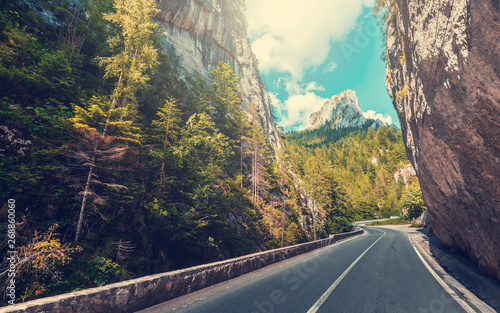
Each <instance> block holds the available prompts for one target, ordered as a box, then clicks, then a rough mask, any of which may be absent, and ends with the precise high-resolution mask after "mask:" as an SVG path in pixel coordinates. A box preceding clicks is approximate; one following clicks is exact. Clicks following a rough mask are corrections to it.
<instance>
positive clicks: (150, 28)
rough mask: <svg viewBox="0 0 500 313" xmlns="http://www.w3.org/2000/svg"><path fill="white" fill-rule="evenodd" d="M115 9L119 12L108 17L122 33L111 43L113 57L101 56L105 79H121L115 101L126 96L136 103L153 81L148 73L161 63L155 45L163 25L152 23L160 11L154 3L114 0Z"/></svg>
mask: <svg viewBox="0 0 500 313" xmlns="http://www.w3.org/2000/svg"><path fill="white" fill-rule="evenodd" d="M113 7H114V9H115V12H113V13H109V14H104V18H105V19H106V20H107V21H109V22H112V23H116V24H117V25H118V26H119V28H120V29H121V32H119V33H118V34H117V35H116V36H115V37H111V38H110V39H109V40H108V45H109V49H110V51H112V54H113V55H112V56H110V57H101V58H100V59H99V60H100V62H99V63H100V65H101V66H103V67H105V71H106V74H105V76H104V77H105V78H118V82H117V84H116V86H115V89H114V92H113V100H114V101H115V100H116V101H118V100H120V99H121V98H122V97H123V96H125V97H127V98H128V99H130V100H132V101H133V102H134V100H135V94H136V92H137V90H138V89H139V88H143V87H144V86H145V85H146V83H147V82H148V81H149V80H150V79H151V76H150V74H149V73H148V71H151V70H155V69H156V67H157V66H158V64H159V61H158V51H157V49H156V48H155V44H154V40H155V31H156V30H157V29H158V27H159V26H158V24H157V23H156V22H154V21H153V20H152V18H153V17H154V16H156V15H157V14H158V12H159V9H158V8H156V2H155V1H154V0H135V1H130V0H114V2H113ZM115 51H116V52H115ZM114 101H113V102H114Z"/></svg>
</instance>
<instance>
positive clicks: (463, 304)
mask: <svg viewBox="0 0 500 313" xmlns="http://www.w3.org/2000/svg"><path fill="white" fill-rule="evenodd" d="M408 240H409V241H410V243H411V246H412V247H413V249H414V250H415V252H416V253H417V255H418V257H419V258H420V260H421V261H422V263H424V265H425V267H426V268H427V270H428V271H429V272H430V273H431V275H432V276H433V277H434V278H435V279H436V280H437V281H438V283H439V284H440V285H441V286H442V287H443V288H444V290H446V292H448V293H449V294H450V296H451V297H452V298H453V299H454V300H455V301H456V302H458V304H460V306H461V307H462V308H463V309H464V310H465V311H466V312H467V313H475V312H476V310H474V309H473V308H471V307H470V306H469V305H468V304H467V302H465V301H464V300H462V299H461V298H460V297H459V296H458V295H457V294H456V293H455V291H453V289H451V288H450V286H448V284H447V283H446V282H445V281H444V280H443V279H441V277H439V275H438V274H437V273H436V271H434V269H433V268H432V267H431V266H430V264H429V263H428V262H427V261H426V260H425V259H424V257H423V256H422V254H420V252H419V251H418V250H417V248H416V247H415V245H414V244H413V242H412V240H411V238H410V235H408ZM455 284H457V285H460V286H462V284H460V283H459V282H457V281H455ZM462 287H463V286H462ZM463 288H464V287H463ZM464 289H465V288H464ZM474 297H475V296H474ZM476 299H477V298H476ZM477 301H479V303H481V304H484V305H485V306H486V307H487V308H488V309H489V310H491V311H486V310H485V311H484V312H495V311H494V310H493V309H492V308H490V307H489V306H488V305H487V304H485V303H482V301H481V300H479V299H477Z"/></svg>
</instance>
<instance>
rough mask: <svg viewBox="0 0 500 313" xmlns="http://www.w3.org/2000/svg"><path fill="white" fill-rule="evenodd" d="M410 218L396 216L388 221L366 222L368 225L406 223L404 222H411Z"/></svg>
mask: <svg viewBox="0 0 500 313" xmlns="http://www.w3.org/2000/svg"><path fill="white" fill-rule="evenodd" d="M409 223H410V221H409V220H405V219H404V218H395V219H391V220H387V221H380V222H372V223H368V224H366V226H381V225H404V224H409Z"/></svg>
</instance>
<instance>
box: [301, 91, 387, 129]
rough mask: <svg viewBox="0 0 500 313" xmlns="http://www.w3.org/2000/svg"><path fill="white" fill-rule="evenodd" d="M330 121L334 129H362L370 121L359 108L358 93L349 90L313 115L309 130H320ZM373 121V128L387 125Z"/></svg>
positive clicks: (329, 100)
mask: <svg viewBox="0 0 500 313" xmlns="http://www.w3.org/2000/svg"><path fill="white" fill-rule="evenodd" d="M330 121H331V122H332V128H334V129H340V128H346V127H361V126H363V125H364V124H365V123H366V122H367V121H368V120H367V119H366V118H365V117H364V115H363V112H362V111H361V109H360V107H359V100H358V96H357V95H356V92H354V91H352V90H349V89H347V90H344V91H342V92H341V93H339V94H338V95H335V96H333V97H331V98H330V99H328V101H326V102H325V104H324V105H323V107H322V108H321V110H319V111H318V112H314V113H313V114H311V116H310V117H309V128H308V129H309V130H313V129H318V128H320V127H321V126H323V125H325V124H326V123H327V122H330ZM372 121H373V124H372V125H371V126H370V127H372V128H378V127H380V126H382V125H385V124H384V123H383V122H382V121H380V120H372Z"/></svg>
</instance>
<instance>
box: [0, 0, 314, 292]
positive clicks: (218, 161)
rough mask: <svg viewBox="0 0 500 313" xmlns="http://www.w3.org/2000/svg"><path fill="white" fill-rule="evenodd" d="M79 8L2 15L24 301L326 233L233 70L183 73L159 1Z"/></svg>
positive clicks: (2, 124)
mask: <svg viewBox="0 0 500 313" xmlns="http://www.w3.org/2000/svg"><path fill="white" fill-rule="evenodd" d="M125 2H128V6H124V5H123V4H124V3H125ZM70 3H75V2H72V1H70V2H67V1H63V0H58V1H51V2H47V1H9V2H2V3H1V4H0V174H1V175H0V201H1V204H0V208H1V211H0V213H1V214H2V216H7V212H8V209H9V207H8V200H9V199H12V200H11V201H14V202H15V207H16V214H15V225H16V234H15V247H14V250H15V251H17V258H18V259H17V272H16V278H17V290H18V291H19V292H18V294H17V297H18V299H17V301H20V300H21V299H22V300H29V299H32V298H36V297H43V296H48V295H53V294H57V293H61V292H66V291H73V290H78V289H82V288H87V287H93V286H100V285H103V284H106V283H109V282H113V281H117V280H122V279H126V278H131V277H138V276H142V275H147V274H151V273H157V272H162V271H168V270H173V269H178V268H183V267H188V266H192V265H196V264H201V263H206V262H210V261H216V260H221V259H224V258H229V257H235V256H239V255H242V254H247V253H252V252H256V251H259V250H263V249H269V248H275V247H279V246H282V245H289V244H294V243H298V242H304V241H308V240H311V239H312V238H313V237H314V236H313V234H312V228H311V225H312V222H311V218H310V212H309V211H308V209H307V208H305V207H303V206H302V204H301V202H300V201H299V193H298V191H297V190H296V189H295V187H294V184H293V183H292V180H291V178H290V177H289V174H288V172H287V170H285V165H284V163H283V164H282V163H280V162H283V161H279V160H284V159H285V157H284V156H281V157H277V155H276V153H283V152H276V151H275V150H274V149H272V148H271V147H270V146H269V143H268V139H267V137H266V136H265V135H263V133H262V131H261V129H260V126H259V125H258V124H257V123H256V122H255V120H256V119H255V118H254V117H255V114H256V113H255V109H253V110H251V111H250V112H249V113H247V112H243V111H242V109H241V99H240V98H239V96H238V94H237V88H238V84H239V78H238V77H237V76H236V75H235V74H234V73H233V71H232V69H231V68H230V67H229V65H228V64H227V63H223V62H221V63H219V64H218V66H217V67H215V68H214V69H213V70H212V72H211V75H210V79H209V80H207V81H205V80H202V79H201V78H200V77H199V76H196V75H184V74H183V75H180V74H179V73H178V71H177V69H176V68H174V67H173V66H172V65H171V64H172V62H171V57H170V56H169V55H168V54H167V53H165V52H164V50H163V48H162V46H161V45H160V44H159V38H160V37H161V35H162V33H161V31H160V29H159V28H158V26H157V25H156V23H155V22H154V19H153V16H154V15H155V14H156V12H157V11H156V8H155V3H154V1H132V2H131V1H123V0H116V1H109V0H95V1H90V0H88V1H80V3H81V5H79V4H77V5H70ZM125 8H128V9H125ZM139 25H140V26H141V27H139ZM0 225H1V229H0V233H1V234H2V235H1V236H3V237H2V239H3V241H2V246H1V247H0V248H1V251H0V252H1V255H2V256H6V255H7V251H9V249H11V247H9V246H8V245H7V239H8V238H7V237H6V235H7V229H8V224H7V222H6V221H4V220H2V222H1V224H0ZM4 261H5V262H4V263H3V266H4V267H3V269H4V270H5V269H7V268H8V265H9V263H8V261H7V260H4ZM1 273H2V275H1V277H0V278H1V279H2V282H4V281H6V280H7V278H8V277H7V275H6V274H7V272H4V271H3V270H2V271H1Z"/></svg>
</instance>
